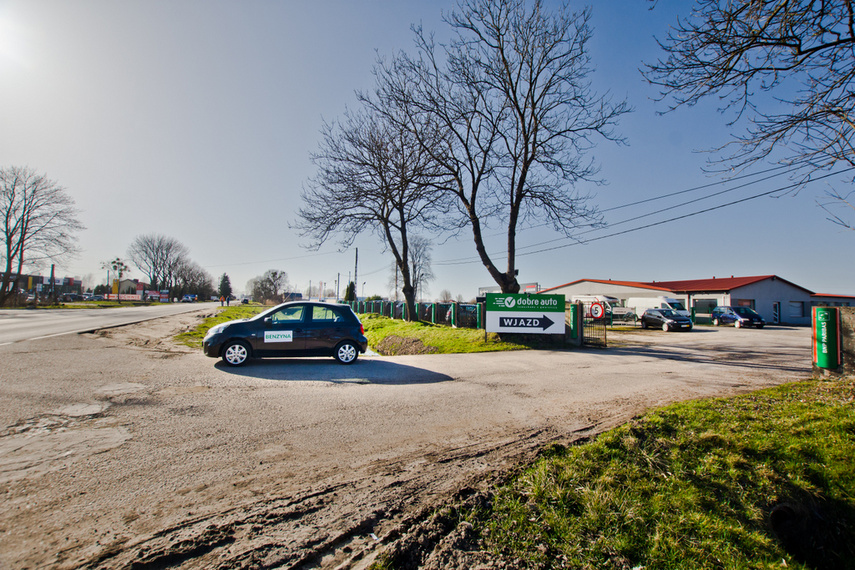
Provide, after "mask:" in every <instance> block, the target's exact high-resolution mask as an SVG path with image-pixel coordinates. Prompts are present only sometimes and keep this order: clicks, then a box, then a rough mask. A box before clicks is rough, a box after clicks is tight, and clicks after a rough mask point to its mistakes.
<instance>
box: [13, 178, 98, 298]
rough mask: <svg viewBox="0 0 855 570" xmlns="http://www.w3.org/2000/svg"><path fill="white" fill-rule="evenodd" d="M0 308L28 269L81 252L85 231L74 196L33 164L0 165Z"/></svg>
mask: <svg viewBox="0 0 855 570" xmlns="http://www.w3.org/2000/svg"><path fill="white" fill-rule="evenodd" d="M0 223H2V232H3V249H2V251H0V267H2V269H3V273H2V275H0V306H3V305H4V304H5V303H6V301H7V299H9V298H10V297H11V296H13V295H14V294H15V293H16V292H17V291H15V284H16V283H17V277H18V276H19V275H20V274H21V271H22V269H23V268H24V267H39V266H40V265H41V264H42V263H45V262H48V261H51V262H54V263H59V264H62V263H63V262H64V261H66V260H67V259H68V258H69V257H70V256H73V255H75V254H76V253H77V246H76V242H75V237H74V234H75V233H76V232H78V231H80V230H82V229H83V225H82V224H81V223H80V222H79V221H78V219H77V209H76V208H75V207H74V200H73V199H72V198H71V196H69V195H68V193H67V192H66V191H65V188H63V187H62V186H59V185H58V184H57V183H56V182H55V181H53V180H50V179H48V178H47V177H46V176H45V175H43V174H37V173H36V172H35V171H33V170H31V169H30V168H26V167H24V168H21V167H17V166H12V167H9V168H4V169H0Z"/></svg>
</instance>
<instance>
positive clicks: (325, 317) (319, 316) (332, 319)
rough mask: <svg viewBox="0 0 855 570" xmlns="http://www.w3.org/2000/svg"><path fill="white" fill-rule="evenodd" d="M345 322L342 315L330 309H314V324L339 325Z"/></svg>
mask: <svg viewBox="0 0 855 570" xmlns="http://www.w3.org/2000/svg"><path fill="white" fill-rule="evenodd" d="M343 320H344V319H342V317H341V315H340V314H339V313H338V312H337V311H335V310H334V309H332V308H330V307H312V322H315V323H339V322H341V321H343Z"/></svg>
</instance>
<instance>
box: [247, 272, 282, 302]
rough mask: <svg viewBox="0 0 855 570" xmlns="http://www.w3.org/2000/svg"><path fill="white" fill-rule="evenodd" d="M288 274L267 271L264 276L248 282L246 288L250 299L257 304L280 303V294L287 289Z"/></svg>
mask: <svg viewBox="0 0 855 570" xmlns="http://www.w3.org/2000/svg"><path fill="white" fill-rule="evenodd" d="M289 286H290V285H289V282H288V274H287V273H285V272H284V271H282V270H279V269H268V270H267V271H265V272H264V275H259V276H258V277H254V278H252V279H250V280H249V282H248V283H247V284H246V288H247V289H248V290H249V291H250V292H251V293H252V298H253V299H254V300H256V301H259V302H264V301H273V302H274V303H281V302H282V293H283V292H284V291H285V290H286V289H288V287H289Z"/></svg>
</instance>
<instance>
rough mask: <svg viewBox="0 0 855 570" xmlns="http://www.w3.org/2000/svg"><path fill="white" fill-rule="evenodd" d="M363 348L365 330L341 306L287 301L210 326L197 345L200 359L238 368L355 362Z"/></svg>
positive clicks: (344, 307)
mask: <svg viewBox="0 0 855 570" xmlns="http://www.w3.org/2000/svg"><path fill="white" fill-rule="evenodd" d="M367 349H368V339H367V338H365V329H364V328H363V326H362V323H361V322H360V321H359V318H358V317H357V316H356V314H355V313H354V312H353V310H352V309H351V308H350V307H348V306H347V305H337V304H332V303H317V302H308V301H307V302H301V301H297V302H290V303H283V304H281V305H277V306H276V307H273V308H272V309H268V310H266V311H264V312H262V313H259V314H258V315H256V316H254V317H252V318H251V319H241V320H237V321H229V322H227V323H223V324H220V325H217V326H215V327H212V328H211V330H209V331H208V334H207V335H206V336H205V338H204V340H203V341H202V350H203V352H204V353H205V355H206V356H210V357H212V358H222V359H223V362H225V363H226V364H228V365H229V366H240V365H242V364H244V363H245V362H246V361H247V360H249V359H250V358H263V357H269V356H274V357H275V356H332V357H333V358H335V359H336V360H337V361H338V362H340V363H341V364H352V363H354V362H356V359H357V358H358V357H359V353H360V352H365V351H366V350H367Z"/></svg>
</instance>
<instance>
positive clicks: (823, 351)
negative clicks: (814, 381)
mask: <svg viewBox="0 0 855 570" xmlns="http://www.w3.org/2000/svg"><path fill="white" fill-rule="evenodd" d="M838 315H839V311H838V310H837V309H835V308H832V307H814V308H813V363H814V364H816V366H817V367H819V368H827V369H832V370H833V369H836V368H837V367H839V366H840V360H841V359H840V319H839V317H838Z"/></svg>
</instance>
